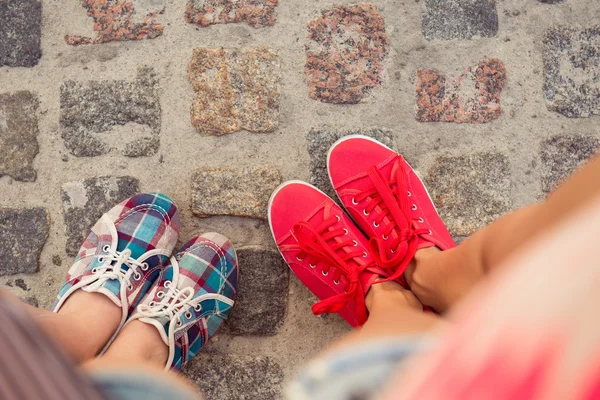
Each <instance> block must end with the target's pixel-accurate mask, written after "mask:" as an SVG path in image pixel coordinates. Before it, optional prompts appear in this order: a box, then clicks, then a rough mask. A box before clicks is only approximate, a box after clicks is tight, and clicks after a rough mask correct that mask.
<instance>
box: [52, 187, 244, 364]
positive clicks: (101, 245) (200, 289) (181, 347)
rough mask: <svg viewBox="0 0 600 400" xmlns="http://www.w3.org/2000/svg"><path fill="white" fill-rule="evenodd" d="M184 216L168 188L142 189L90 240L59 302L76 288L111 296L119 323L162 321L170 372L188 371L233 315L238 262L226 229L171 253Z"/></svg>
mask: <svg viewBox="0 0 600 400" xmlns="http://www.w3.org/2000/svg"><path fill="white" fill-rule="evenodd" d="M178 238H179V213H178V211H177V207H176V206H175V204H174V203H173V201H172V200H171V199H170V198H169V197H167V196H165V195H164V194H160V193H151V194H138V195H136V196H133V197H131V198H130V199H128V200H125V201H123V202H122V203H120V204H118V205H116V206H115V207H113V208H112V209H111V210H110V211H108V212H107V213H106V214H104V215H103V216H102V218H100V220H99V221H98V222H97V223H96V224H95V225H94V227H93V228H92V230H91V232H90V234H89V235H88V237H87V238H86V239H85V241H84V242H83V245H82V246H81V249H80V250H79V253H78V255H77V257H76V258H75V262H74V264H73V266H72V267H71V269H70V270H69V272H68V273H67V279H66V283H65V285H64V286H63V287H62V288H61V290H60V292H59V294H58V297H57V299H56V302H55V303H54V305H53V306H52V310H53V311H54V312H58V310H60V308H61V307H62V305H63V304H64V303H65V301H66V300H67V299H68V298H69V296H70V295H71V294H72V293H74V292H75V291H76V290H79V289H81V290H84V291H86V292H90V293H93V292H96V293H102V294H104V295H106V296H107V297H108V298H109V299H111V300H112V301H113V302H114V303H115V304H116V305H117V306H118V307H120V308H121V309H122V318H121V323H120V324H119V328H118V329H117V331H116V332H115V334H114V336H113V338H112V339H111V340H110V341H109V343H108V344H107V346H106V347H105V349H106V348H108V346H109V345H110V343H111V342H112V340H113V339H114V338H115V337H116V335H117V334H118V332H119V331H120V330H121V329H122V328H123V327H124V326H125V325H126V324H128V323H129V322H131V321H134V320H139V321H141V322H144V323H147V324H151V325H153V326H155V327H156V328H157V329H158V331H159V333H160V336H161V338H162V339H163V341H164V342H165V344H166V345H167V346H168V348H169V358H168V360H167V365H166V369H170V368H174V369H178V368H181V366H182V365H183V364H185V363H186V362H187V361H188V360H190V359H191V358H192V357H193V356H195V355H196V354H197V353H198V351H200V349H201V347H202V346H203V345H204V344H205V343H206V342H207V341H208V340H209V339H210V338H211V337H212V336H213V335H214V334H215V332H216V331H217V329H218V328H219V327H220V326H221V324H222V323H223V321H224V320H225V319H226V318H227V317H228V315H229V313H230V311H231V309H232V307H233V304H234V301H233V299H234V297H235V294H236V291H237V281H238V262H237V256H236V254H235V250H234V248H233V246H232V244H231V242H230V241H229V240H228V239H227V238H226V237H224V236H222V235H220V234H218V233H207V234H204V235H201V236H198V237H195V238H193V239H192V240H190V241H189V242H188V243H186V244H185V245H184V246H183V247H182V248H181V249H180V251H179V252H177V253H176V254H175V255H174V256H172V257H171V254H172V252H173V249H174V247H175V245H176V243H177V240H178Z"/></svg>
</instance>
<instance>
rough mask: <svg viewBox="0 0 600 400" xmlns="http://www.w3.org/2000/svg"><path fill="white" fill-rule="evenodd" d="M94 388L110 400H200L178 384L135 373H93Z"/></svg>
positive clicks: (198, 396) (199, 397)
mask: <svg viewBox="0 0 600 400" xmlns="http://www.w3.org/2000/svg"><path fill="white" fill-rule="evenodd" d="M91 380H92V382H93V384H94V386H95V387H96V388H97V389H98V390H100V391H101V392H102V394H103V395H104V396H105V397H106V398H108V399H110V400H199V399H202V397H201V396H200V395H194V393H191V392H190V391H189V390H186V389H182V388H181V387H180V386H179V385H177V383H173V382H171V381H169V380H167V379H165V378H160V377H157V376H155V375H152V376H147V375H144V374H141V373H135V372H121V371H119V372H116V371H115V372H100V373H93V374H92V375H91Z"/></svg>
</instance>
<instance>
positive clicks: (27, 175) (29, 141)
mask: <svg viewBox="0 0 600 400" xmlns="http://www.w3.org/2000/svg"><path fill="white" fill-rule="evenodd" d="M0 7H1V6H0ZM38 106H39V102H38V99H37V97H36V96H35V95H33V94H32V93H30V92H25V91H21V92H16V93H12V94H10V93H4V94H0V175H9V176H11V177H12V178H14V179H16V180H18V181H23V182H34V181H35V180H36V177H37V174H36V171H35V169H34V168H33V160H34V158H35V156H37V154H38V152H39V148H38V142H37V136H38V134H39V129H38V120H37V110H38Z"/></svg>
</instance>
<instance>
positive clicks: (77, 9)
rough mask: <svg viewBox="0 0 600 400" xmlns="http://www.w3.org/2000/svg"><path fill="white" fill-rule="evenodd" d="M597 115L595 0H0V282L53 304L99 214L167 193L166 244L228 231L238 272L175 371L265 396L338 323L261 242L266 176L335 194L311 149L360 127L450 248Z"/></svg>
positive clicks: (320, 156) (590, 136)
mask: <svg viewBox="0 0 600 400" xmlns="http://www.w3.org/2000/svg"><path fill="white" fill-rule="evenodd" d="M598 118H600V5H598V1H597V0H564V1H563V0H526V1H524V0H497V1H494V0H372V1H371V2H370V3H366V2H365V3H357V2H350V1H346V0H335V1H334V0H321V1H312V0H296V1H289V0H237V1H234V0H186V1H184V0H177V1H176V0H110V1H103V2H97V1H91V0H1V1H0V175H2V177H1V178H0V190H1V191H2V193H3V196H2V199H1V204H0V206H1V208H0V238H1V239H2V240H0V257H1V260H2V262H1V263H0V285H2V286H3V287H5V288H7V289H9V290H11V291H12V292H14V293H15V294H17V295H18V296H20V297H21V298H23V299H24V300H25V301H27V302H29V303H31V304H39V305H40V306H42V307H48V306H49V305H50V304H51V302H52V300H53V298H54V296H55V294H56V292H57V290H58V288H59V287H60V286H61V282H62V280H63V277H64V274H65V272H66V270H67V268H68V267H69V265H70V263H71V259H72V256H73V254H74V252H75V251H76V249H77V247H78V246H79V242H80V241H81V238H82V235H83V234H84V232H86V230H87V229H88V228H89V226H90V225H91V224H92V223H93V222H94V221H95V219H96V218H97V217H98V216H99V215H101V214H102V212H104V211H105V210H107V209H108V208H109V207H110V206H111V205H112V204H113V203H115V202H117V201H119V200H121V199H123V198H126V197H128V196H129V195H130V194H132V193H134V192H136V191H138V190H142V191H162V192H165V193H167V194H169V195H170V196H172V197H173V198H174V200H175V201H176V202H177V204H178V205H179V207H180V210H181V214H182V223H183V228H182V235H181V241H182V242H185V241H187V240H188V239H189V238H190V237H191V236H193V235H196V234H199V233H202V232H205V231H212V230H216V231H219V232H222V233H223V234H225V235H227V236H229V237H230V238H231V239H232V240H233V242H234V244H235V245H236V246H237V247H238V248H239V256H240V262H241V274H242V275H241V276H242V280H241V288H240V298H239V304H238V306H237V308H236V309H235V311H234V313H233V315H232V318H231V321H230V323H229V324H228V326H227V327H226V329H224V330H223V332H222V334H220V335H218V336H217V337H216V338H215V340H214V341H213V342H212V343H211V344H210V345H208V346H207V348H206V349H205V351H204V352H203V353H202V355H201V356H200V357H198V359H197V360H196V361H194V362H193V363H192V364H191V365H190V366H189V368H187V369H186V371H185V373H186V374H187V375H188V376H190V377H191V378H192V380H193V382H195V383H197V384H198V385H199V386H200V387H201V388H203V390H204V391H205V392H206V393H207V396H208V399H209V400H210V399H276V398H280V396H281V395H280V393H281V387H282V382H284V381H285V379H289V378H291V377H292V376H293V375H294V373H295V372H296V371H297V370H298V368H299V366H301V365H302V363H304V362H305V361H307V360H308V359H309V358H311V357H313V356H314V355H315V354H317V353H318V352H319V351H320V350H321V349H322V348H323V347H325V346H326V345H327V344H328V343H330V342H331V341H332V340H334V339H335V338H337V337H339V336H340V335H342V334H343V333H345V332H347V331H348V330H349V329H348V327H347V326H346V325H345V323H344V322H343V321H342V320H341V319H340V318H338V317H337V316H327V317H321V318H317V317H314V316H312V314H311V312H310V306H311V305H312V304H313V302H314V301H315V299H314V297H313V296H312V295H311V294H310V293H309V292H308V291H307V290H306V289H305V288H304V287H303V286H302V285H301V284H300V283H299V282H298V280H297V279H296V278H295V277H294V276H293V275H291V274H289V273H288V269H287V267H286V266H285V265H284V264H283V263H282V261H281V260H280V258H279V256H278V254H277V253H276V251H275V247H274V244H273V242H272V239H271V237H270V233H269V230H268V225H267V223H266V221H265V218H266V211H265V210H266V201H267V199H268V196H269V193H270V191H271V190H272V189H273V188H274V187H275V186H277V184H278V183H279V182H281V181H282V180H286V179H304V180H309V181H312V182H314V183H315V184H317V185H318V186H320V187H321V189H323V190H324V191H326V192H328V193H331V188H330V187H329V181H328V179H327V177H326V175H325V171H324V168H325V154H326V153H325V152H326V150H327V147H328V146H329V145H330V144H331V143H333V142H334V141H335V140H336V139H337V138H339V137H340V136H343V135H346V134H351V133H364V134H366V135H370V136H372V137H375V138H378V139H379V140H382V141H384V142H385V143H387V144H389V145H391V146H393V147H395V148H396V149H398V150H399V151H400V152H402V153H403V154H404V155H405V157H406V158H407V160H408V161H409V162H410V163H411V164H412V165H413V166H414V167H415V168H416V169H417V170H418V171H419V172H420V174H421V175H422V176H423V178H424V179H425V181H426V182H427V185H428V187H429V190H430V193H431V195H432V197H433V198H434V200H435V202H436V204H437V206H438V209H439V211H440V213H441V214H442V215H443V217H444V218H445V220H446V222H447V223H448V226H449V228H450V230H451V231H452V234H453V235H455V237H456V238H457V240H461V239H462V238H464V237H465V236H468V235H469V234H471V233H472V232H473V231H475V230H476V229H478V228H480V227H481V226H483V225H484V224H486V223H489V222H490V221H492V220H494V219H495V218H497V217H498V216H500V215H502V214H503V213H506V212H507V211H510V210H512V209H515V208H517V207H520V206H522V205H524V204H527V203H530V202H533V201H536V200H538V199H540V198H542V197H543V196H544V195H545V194H547V193H548V192H549V191H550V190H552V188H554V187H555V185H556V184H557V183H558V182H560V180H562V179H564V177H566V176H567V175H568V174H569V173H570V172H571V171H573V170H574V169H575V168H577V167H578V166H579V165H580V164H581V163H582V162H584V161H585V160H586V159H587V158H589V157H590V156H591V155H592V154H593V153H594V151H596V149H598V148H599V147H600V128H598V126H599V125H598V121H599V119H598ZM217 388H218V389H217Z"/></svg>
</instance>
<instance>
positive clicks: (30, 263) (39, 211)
mask: <svg viewBox="0 0 600 400" xmlns="http://www.w3.org/2000/svg"><path fill="white" fill-rule="evenodd" d="M49 231H50V217H49V216H48V213H47V212H46V210H45V209H43V208H2V209H0V260H2V264H0V275H12V274H20V273H29V274H30V273H34V272H37V271H38V270H39V268H40V266H39V258H40V253H41V252H42V248H43V247H44V244H45V243H46V239H47V238H48V232H49Z"/></svg>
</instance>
